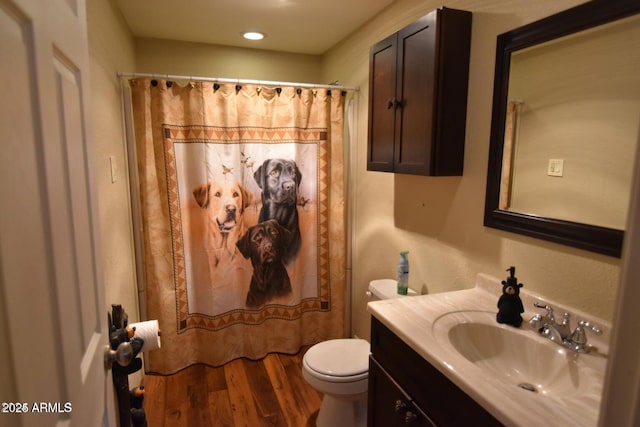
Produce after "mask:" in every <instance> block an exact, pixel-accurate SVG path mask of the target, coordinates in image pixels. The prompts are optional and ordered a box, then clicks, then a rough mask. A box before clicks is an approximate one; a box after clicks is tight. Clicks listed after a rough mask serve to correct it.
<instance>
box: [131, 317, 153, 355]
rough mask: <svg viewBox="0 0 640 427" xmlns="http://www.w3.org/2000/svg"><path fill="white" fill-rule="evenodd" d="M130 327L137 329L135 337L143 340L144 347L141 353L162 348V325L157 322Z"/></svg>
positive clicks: (149, 321) (134, 324)
mask: <svg viewBox="0 0 640 427" xmlns="http://www.w3.org/2000/svg"><path fill="white" fill-rule="evenodd" d="M129 327H132V328H136V330H135V333H134V335H133V336H134V337H138V338H142V339H143V340H144V345H143V346H142V350H141V351H150V350H155V349H156V348H160V325H159V324H158V321H157V320H147V321H146V322H139V323H130V324H129Z"/></svg>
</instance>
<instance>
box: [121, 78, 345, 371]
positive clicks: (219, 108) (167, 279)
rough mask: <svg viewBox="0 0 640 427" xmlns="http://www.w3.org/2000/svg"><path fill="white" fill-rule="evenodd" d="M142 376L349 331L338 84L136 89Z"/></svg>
mask: <svg viewBox="0 0 640 427" xmlns="http://www.w3.org/2000/svg"><path fill="white" fill-rule="evenodd" d="M130 87H131V94H132V106H133V117H134V133H135V141H136V160H137V168H138V181H139V191H140V201H141V217H142V229H143V246H144V248H143V252H144V277H145V283H144V292H143V293H142V294H143V295H144V298H145V301H144V302H145V305H146V311H147V318H149V319H158V320H159V323H160V328H161V331H162V348H161V349H160V350H157V351H153V352H149V353H148V354H147V355H146V357H147V363H148V364H147V370H148V371H151V372H157V373H163V374H166V373H173V372H176V371H178V370H180V369H183V368H185V367H187V366H189V365H191V364H195V363H205V364H209V365H213V366H218V365H221V364H224V363H226V362H228V361H230V360H232V359H235V358H238V357H247V358H251V359H257V358H261V357H263V356H265V355H266V354H267V353H270V352H284V353H295V352H297V351H298V350H299V349H300V347H301V346H303V345H306V344H312V343H315V342H317V341H321V340H326V339H331V338H337V337H341V336H342V335H343V327H344V292H345V229H344V216H345V212H344V189H343V184H344V183H343V181H344V178H343V156H344V149H343V109H344V94H343V93H341V92H340V91H339V90H331V91H329V90H326V89H301V88H295V87H282V88H280V87H278V88H271V87H263V86H260V85H250V84H246V85H235V84H217V83H206V82H190V83H187V84H179V83H175V82H171V81H165V80H150V79H135V80H131V81H130Z"/></svg>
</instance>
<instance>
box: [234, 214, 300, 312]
mask: <svg viewBox="0 0 640 427" xmlns="http://www.w3.org/2000/svg"><path fill="white" fill-rule="evenodd" d="M290 239H291V233H290V232H289V230H287V229H286V228H284V227H282V226H281V225H280V224H278V222H277V221H276V220H274V219H270V220H267V221H264V222H261V223H258V224H256V225H254V226H252V227H249V229H248V230H247V232H246V233H245V234H244V236H242V237H241V238H240V239H239V240H238V241H237V243H236V246H237V247H238V249H239V250H240V253H242V255H243V256H244V257H245V258H250V259H251V265H252V266H253V275H252V276H251V282H250V284H249V291H248V292H247V299H246V305H247V307H251V308H253V307H260V306H262V305H264V303H265V302H267V301H268V300H269V299H271V298H274V297H277V296H283V295H287V294H289V293H290V292H291V280H290V279H289V274H288V273H287V269H286V268H285V267H284V264H283V262H282V255H283V253H284V251H285V248H286V247H287V245H288V244H289V243H290Z"/></svg>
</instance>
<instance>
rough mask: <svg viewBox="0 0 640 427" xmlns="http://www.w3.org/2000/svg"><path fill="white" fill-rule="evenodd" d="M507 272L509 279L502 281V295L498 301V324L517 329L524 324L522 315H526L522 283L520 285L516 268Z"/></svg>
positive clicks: (511, 268) (510, 268)
mask: <svg viewBox="0 0 640 427" xmlns="http://www.w3.org/2000/svg"><path fill="white" fill-rule="evenodd" d="M507 271H508V272H509V277H507V279H506V280H503V281H502V295H501V296H500V298H499V299H498V314H496V320H497V322H498V323H505V324H507V325H511V326H515V327H516V328H517V327H520V325H521V324H522V316H521V315H520V313H524V306H523V305H522V300H521V299H520V288H521V287H522V283H518V278H517V277H516V268H515V267H514V266H511V267H509V268H508V269H507Z"/></svg>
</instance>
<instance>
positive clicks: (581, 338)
mask: <svg viewBox="0 0 640 427" xmlns="http://www.w3.org/2000/svg"><path fill="white" fill-rule="evenodd" d="M585 328H587V329H589V330H591V332H593V333H594V334H596V335H602V329H600V328H599V327H598V326H596V325H594V324H592V323H590V322H587V321H586V320H581V321H579V322H578V326H576V330H575V331H573V333H572V334H571V337H570V338H569V340H570V342H571V343H572V344H573V345H574V346H575V350H576V351H577V352H579V353H582V352H587V351H589V349H588V347H587V336H586V334H585V332H584V329H585Z"/></svg>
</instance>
